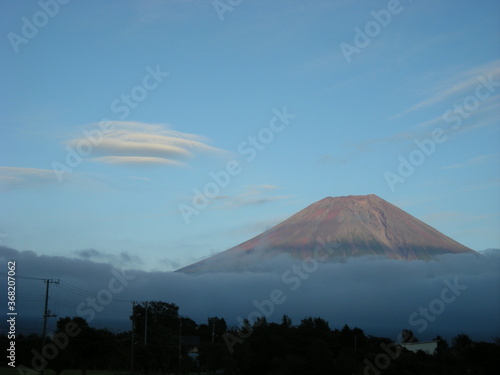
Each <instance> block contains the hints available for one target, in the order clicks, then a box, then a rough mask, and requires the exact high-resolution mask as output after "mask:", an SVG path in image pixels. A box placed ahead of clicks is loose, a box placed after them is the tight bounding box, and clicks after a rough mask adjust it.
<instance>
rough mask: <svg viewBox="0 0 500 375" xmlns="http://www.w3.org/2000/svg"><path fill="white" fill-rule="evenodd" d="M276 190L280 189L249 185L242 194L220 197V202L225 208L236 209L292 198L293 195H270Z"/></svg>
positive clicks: (270, 186) (272, 186) (269, 186)
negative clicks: (270, 192)
mask: <svg viewBox="0 0 500 375" xmlns="http://www.w3.org/2000/svg"><path fill="white" fill-rule="evenodd" d="M276 189H279V187H278V186H275V185H249V186H245V191H243V192H242V193H241V194H238V195H224V196H219V197H218V200H219V201H223V208H235V207H242V206H251V205H258V204H264V203H269V202H274V201H278V200H282V199H289V198H292V196H291V195H269V191H272V190H276Z"/></svg>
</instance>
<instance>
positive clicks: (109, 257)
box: [73, 249, 144, 267]
mask: <svg viewBox="0 0 500 375" xmlns="http://www.w3.org/2000/svg"><path fill="white" fill-rule="evenodd" d="M73 253H74V254H75V255H76V256H77V257H78V258H82V259H85V260H92V261H95V262H106V263H112V264H116V265H118V266H120V267H133V266H135V265H141V264H144V263H143V262H142V260H141V259H140V258H139V257H137V256H135V255H130V254H129V253H127V252H125V251H122V252H121V253H120V254H118V255H115V254H109V253H105V252H103V251H99V250H96V249H84V250H76V251H74V252H73Z"/></svg>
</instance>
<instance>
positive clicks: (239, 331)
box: [0, 301, 500, 375]
mask: <svg viewBox="0 0 500 375" xmlns="http://www.w3.org/2000/svg"><path fill="white" fill-rule="evenodd" d="M130 318H131V320H132V321H133V324H134V329H133V330H131V331H129V332H124V333H119V334H116V333H113V332H111V331H109V330H107V329H97V328H93V327H90V326H89V325H88V324H87V322H86V321H85V320H84V319H82V318H79V317H74V318H69V317H66V318H61V319H59V320H58V322H57V329H56V332H54V333H51V334H50V335H49V337H48V338H47V339H46V343H45V346H43V345H42V339H41V337H39V336H38V335H29V336H18V337H16V340H15V341H16V343H15V347H16V366H17V367H19V366H20V365H22V369H23V372H22V373H23V374H30V375H31V374H35V372H34V371H30V369H34V370H41V369H42V368H45V369H51V370H53V371H55V372H56V373H57V374H60V373H61V372H62V371H63V370H66V369H80V370H81V371H82V374H85V373H86V372H87V371H90V370H111V371H115V372H130V371H131V369H133V373H136V374H160V373H162V374H168V373H215V372H217V373H224V374H249V375H256V374H259V375H264V374H269V375H271V374H272V375H280V374H286V375H293V374H297V375H298V374H300V375H308V374H311V375H313V374H314V375H316V374H317V375H320V374H346V375H347V374H371V375H374V374H399V375H400V374H431V375H432V374H492V373H496V371H497V369H498V368H500V341H499V340H498V339H496V340H494V342H493V343H486V342H473V341H472V340H471V339H470V338H469V337H468V336H467V335H466V334H460V335H457V336H456V337H454V338H453V339H452V340H451V342H450V343H448V342H447V341H446V340H444V339H443V338H441V337H439V336H438V337H436V338H435V340H436V341H438V344H437V350H436V351H435V353H434V354H433V355H430V354H426V353H424V352H422V351H419V352H417V353H413V352H411V351H408V350H406V349H402V348H401V347H400V346H399V345H397V344H396V343H395V342H393V341H392V340H390V339H387V338H380V337H373V336H370V335H367V334H365V333H364V332H363V330H361V329H359V328H350V327H349V326H347V325H344V326H343V328H340V329H332V328H331V327H330V325H329V323H328V322H327V321H325V320H324V319H322V318H311V317H309V318H304V319H302V320H301V321H300V323H298V324H293V322H292V321H291V320H290V319H289V318H288V317H287V316H284V317H283V319H282V321H281V323H268V322H267V321H266V320H265V319H261V320H259V321H258V322H255V323H253V324H249V322H248V321H245V326H244V327H243V328H242V327H233V328H228V327H227V324H226V322H225V320H224V319H222V318H218V317H211V318H208V319H207V322H206V323H205V324H197V323H196V322H194V321H193V320H191V319H189V318H187V317H181V316H179V307H178V306H176V305H175V304H171V303H165V302H159V301H156V302H149V303H148V304H146V303H143V304H140V305H136V306H135V307H134V313H133V315H132V316H131V317H130ZM403 328H404V327H403ZM400 337H401V338H402V340H403V342H416V341H418V339H417V338H416V337H414V336H413V332H411V331H410V330H405V329H403V330H402V335H400ZM0 341H1V343H2V349H3V348H5V347H6V348H7V350H6V351H5V349H3V351H4V353H5V352H8V348H9V345H10V341H11V340H9V339H8V338H7V337H6V336H5V335H3V336H2V335H0ZM8 362H9V360H8V359H7V358H6V357H5V356H2V358H1V359H0V365H1V366H7V364H8Z"/></svg>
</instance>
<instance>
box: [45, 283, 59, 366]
mask: <svg viewBox="0 0 500 375" xmlns="http://www.w3.org/2000/svg"><path fill="white" fill-rule="evenodd" d="M59 281H60V280H59V279H57V280H53V279H45V280H43V282H44V283H45V284H46V288H45V308H44V310H43V330H42V352H43V348H44V347H45V343H46V341H47V318H54V317H56V316H57V315H55V314H50V310H49V309H48V306H49V285H50V284H59ZM41 375H43V370H42V371H41Z"/></svg>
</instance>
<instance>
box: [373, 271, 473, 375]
mask: <svg viewBox="0 0 500 375" xmlns="http://www.w3.org/2000/svg"><path fill="white" fill-rule="evenodd" d="M443 283H444V285H445V287H444V288H443V289H442V290H441V293H440V294H439V298H434V299H433V300H432V301H431V302H429V304H428V305H427V306H426V307H424V306H420V307H419V308H418V310H417V311H415V312H413V313H411V314H410V316H409V318H408V323H410V325H411V326H412V327H418V329H417V332H418V333H423V332H425V330H427V328H428V326H429V323H432V322H435V321H436V319H437V317H438V316H439V315H441V314H442V313H444V311H445V310H446V305H449V304H451V303H453V302H455V301H456V299H457V298H458V297H459V296H460V295H461V294H462V291H464V290H466V289H467V286H466V285H460V284H459V282H458V277H455V279H454V280H453V283H452V282H451V281H450V280H448V279H445V280H444V281H443ZM407 339H408V337H402V336H401V335H400V336H398V338H397V342H391V343H389V344H385V343H382V344H380V346H381V348H382V350H383V351H384V353H379V354H378V355H377V356H376V357H375V359H374V360H373V362H371V361H370V360H368V359H365V360H364V363H365V368H364V372H363V374H365V375H379V374H380V373H381V371H383V370H386V369H387V368H388V367H389V366H390V365H391V363H392V361H394V360H395V359H397V358H398V357H399V356H400V354H401V351H402V347H401V345H400V344H401V343H408V342H410V343H411V342H413V340H412V341H407Z"/></svg>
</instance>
